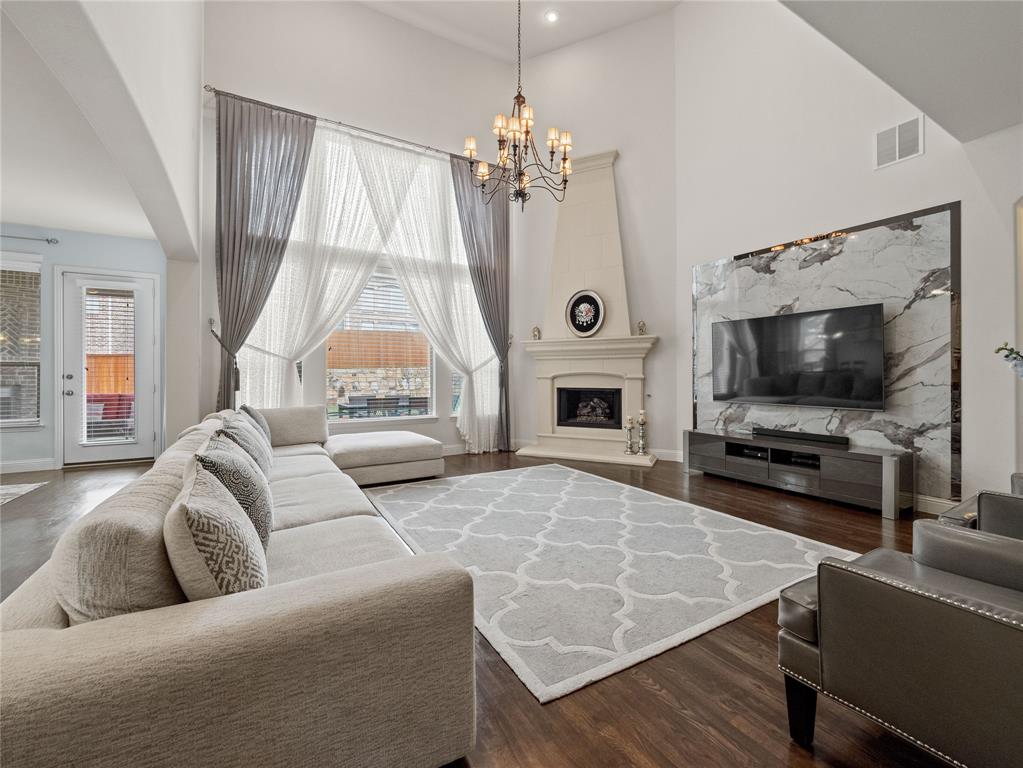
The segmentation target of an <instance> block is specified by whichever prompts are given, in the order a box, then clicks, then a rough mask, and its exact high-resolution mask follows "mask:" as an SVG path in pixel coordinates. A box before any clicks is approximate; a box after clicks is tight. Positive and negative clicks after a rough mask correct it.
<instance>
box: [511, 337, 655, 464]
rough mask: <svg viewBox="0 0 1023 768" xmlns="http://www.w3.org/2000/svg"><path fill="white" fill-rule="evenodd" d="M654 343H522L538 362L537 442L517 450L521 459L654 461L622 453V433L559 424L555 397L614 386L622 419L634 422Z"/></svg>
mask: <svg viewBox="0 0 1023 768" xmlns="http://www.w3.org/2000/svg"><path fill="white" fill-rule="evenodd" d="M657 338H658V337H657V336H598V337H596V338H590V339H550V340H541V341H526V342H523V343H522V346H523V347H524V348H525V349H526V351H527V352H529V354H530V355H532V356H533V358H534V359H535V360H536V372H535V376H536V387H537V390H536V403H537V425H536V426H537V430H536V431H537V434H536V443H535V444H533V445H527V446H525V447H523V448H521V449H519V454H521V455H523V456H537V457H543V458H548V459H578V460H581V461H600V462H609V463H614V464H631V465H634V466H641V467H650V466H653V464H654V462H655V461H657V458H656V457H655V456H654V455H653V454H652V453H647V454H645V455H637V454H627V453H625V434H624V433H623V432H622V431H621V430H599V429H586V428H580V427H572V426H560V425H558V423H557V422H558V418H557V392H558V388H559V387H579V388H594V389H599V388H607V387H617V388H620V389H621V390H622V400H621V404H622V417H623V418H624V417H628V416H632V417H633V418H636V417H638V416H639V411H640V409H643V408H645V407H646V405H645V397H644V374H643V360H644V359H645V358H646V356H647V353H649V352H650V350H651V349H653V347H654V345H655V344H656V343H657ZM637 437H638V435H636V434H634V435H633V438H634V439H636V438H637Z"/></svg>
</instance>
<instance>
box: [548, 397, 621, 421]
mask: <svg viewBox="0 0 1023 768" xmlns="http://www.w3.org/2000/svg"><path fill="white" fill-rule="evenodd" d="M558 426H559V427H591V428H594V429H621V427H622V390H620V389H575V388H568V387H558Z"/></svg>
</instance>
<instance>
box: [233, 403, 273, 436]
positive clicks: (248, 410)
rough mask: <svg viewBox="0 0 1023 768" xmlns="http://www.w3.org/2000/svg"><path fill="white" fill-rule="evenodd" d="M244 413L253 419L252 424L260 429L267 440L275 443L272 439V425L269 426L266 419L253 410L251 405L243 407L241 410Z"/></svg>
mask: <svg viewBox="0 0 1023 768" xmlns="http://www.w3.org/2000/svg"><path fill="white" fill-rule="evenodd" d="M239 410H240V411H241V412H242V413H244V414H245V415H246V416H248V417H249V418H250V419H252V423H253V424H255V425H256V426H257V427H259V431H260V432H262V433H263V434H264V435H266V439H267V440H270V442H273V440H271V438H270V425H269V424H267V422H266V419H265V418H264V417H263V414H261V413H260V412H259V411H257V410H256V409H255V408H253V407H252V406H251V405H243V406H242V407H241V408H240V409H239Z"/></svg>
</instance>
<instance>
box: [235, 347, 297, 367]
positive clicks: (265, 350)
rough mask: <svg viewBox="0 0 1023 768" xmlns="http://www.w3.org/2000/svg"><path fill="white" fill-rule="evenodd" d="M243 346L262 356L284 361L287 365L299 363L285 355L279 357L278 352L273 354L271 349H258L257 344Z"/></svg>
mask: <svg viewBox="0 0 1023 768" xmlns="http://www.w3.org/2000/svg"><path fill="white" fill-rule="evenodd" d="M242 346H243V347H248V348H249V349H251V350H253V351H255V352H259V353H260V354H261V355H266V356H267V357H276V358H277V359H278V360H283V361H284V362H286V363H296V362H298V361H296V360H292V359H291V358H290V357H285V356H284V355H278V354H277V353H276V352H271V351H270V350H269V349H263V348H262V347H257V346H256V345H255V344H243V345H242Z"/></svg>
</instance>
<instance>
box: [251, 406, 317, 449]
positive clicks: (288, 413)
mask: <svg viewBox="0 0 1023 768" xmlns="http://www.w3.org/2000/svg"><path fill="white" fill-rule="evenodd" d="M260 413H262V414H263V418H265V419H266V422H267V424H269V425H270V438H271V441H272V444H273V445H274V447H276V446H278V445H295V444H296V443H321V444H322V443H324V442H325V441H326V440H327V409H326V408H325V407H324V406H322V405H302V406H296V407H293V408H263V409H262V410H261V411H260Z"/></svg>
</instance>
